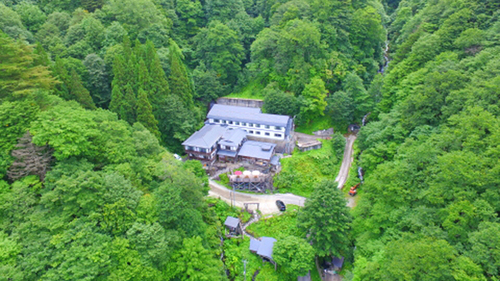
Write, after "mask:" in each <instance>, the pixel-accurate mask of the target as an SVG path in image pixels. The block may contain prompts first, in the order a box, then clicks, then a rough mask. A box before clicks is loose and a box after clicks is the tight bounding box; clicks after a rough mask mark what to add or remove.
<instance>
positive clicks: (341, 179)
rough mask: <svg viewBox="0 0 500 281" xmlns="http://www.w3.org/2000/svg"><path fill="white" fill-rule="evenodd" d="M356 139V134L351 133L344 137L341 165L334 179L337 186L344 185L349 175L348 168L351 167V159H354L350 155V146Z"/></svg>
mask: <svg viewBox="0 0 500 281" xmlns="http://www.w3.org/2000/svg"><path fill="white" fill-rule="evenodd" d="M355 140H356V135H355V134H351V135H349V136H348V137H347V138H346V144H345V149H344V158H343V159H342V166H340V171H339V174H338V175H337V177H336V178H335V181H336V182H338V183H339V185H338V186H337V187H338V188H340V189H341V188H342V187H344V184H345V182H346V181H347V178H348V177H349V169H350V168H351V164H352V161H353V160H354V159H353V157H352V152H353V151H352V146H353V145H354V141H355Z"/></svg>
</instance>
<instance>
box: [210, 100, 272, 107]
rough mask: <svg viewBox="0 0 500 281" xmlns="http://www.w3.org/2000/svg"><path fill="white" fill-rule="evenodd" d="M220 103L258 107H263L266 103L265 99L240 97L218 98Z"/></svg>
mask: <svg viewBox="0 0 500 281" xmlns="http://www.w3.org/2000/svg"><path fill="white" fill-rule="evenodd" d="M217 103H218V104H223V105H234V106H245V107H258V108H261V107H262V105H263V104H264V101H263V100H253V99H239V98H218V99H217Z"/></svg>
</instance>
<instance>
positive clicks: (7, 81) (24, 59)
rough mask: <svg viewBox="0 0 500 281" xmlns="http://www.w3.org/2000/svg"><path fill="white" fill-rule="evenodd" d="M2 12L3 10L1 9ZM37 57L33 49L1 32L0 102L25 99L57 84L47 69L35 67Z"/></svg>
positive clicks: (41, 66)
mask: <svg viewBox="0 0 500 281" xmlns="http://www.w3.org/2000/svg"><path fill="white" fill-rule="evenodd" d="M0 10H1V9H0ZM36 57H37V55H35V54H33V51H32V48H31V47H29V46H27V45H25V44H23V43H21V42H16V41H14V40H12V39H10V38H9V37H8V36H7V35H6V34H5V33H3V32H0V61H1V62H2V69H3V71H1V72H0V100H1V101H4V100H15V99H19V98H23V97H25V96H26V95H27V94H29V93H31V92H32V91H33V90H34V89H50V88H52V86H53V85H54V84H55V80H54V78H52V77H51V76H50V75H49V71H48V70H47V67H45V66H43V65H36V66H33V65H32V64H33V61H34V60H35V59H36Z"/></svg>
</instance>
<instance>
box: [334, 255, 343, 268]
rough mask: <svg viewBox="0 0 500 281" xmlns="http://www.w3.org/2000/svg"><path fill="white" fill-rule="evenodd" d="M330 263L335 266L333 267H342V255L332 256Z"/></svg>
mask: <svg viewBox="0 0 500 281" xmlns="http://www.w3.org/2000/svg"><path fill="white" fill-rule="evenodd" d="M332 264H333V265H334V266H335V267H338V268H342V266H343V265H344V257H340V258H338V257H333V259H332Z"/></svg>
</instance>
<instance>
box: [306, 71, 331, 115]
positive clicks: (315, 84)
mask: <svg viewBox="0 0 500 281" xmlns="http://www.w3.org/2000/svg"><path fill="white" fill-rule="evenodd" d="M327 93H328V92H327V90H326V89H325V83H324V82H323V80H321V79H319V78H313V79H311V83H310V84H307V85H306V86H305V88H304V91H302V97H303V98H304V99H303V100H302V103H303V104H302V107H301V108H300V120H301V121H302V122H305V123H309V122H311V121H312V120H314V119H315V118H316V117H319V116H323V115H324V111H325V108H326V105H327V103H326V101H325V98H326V94H327Z"/></svg>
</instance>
